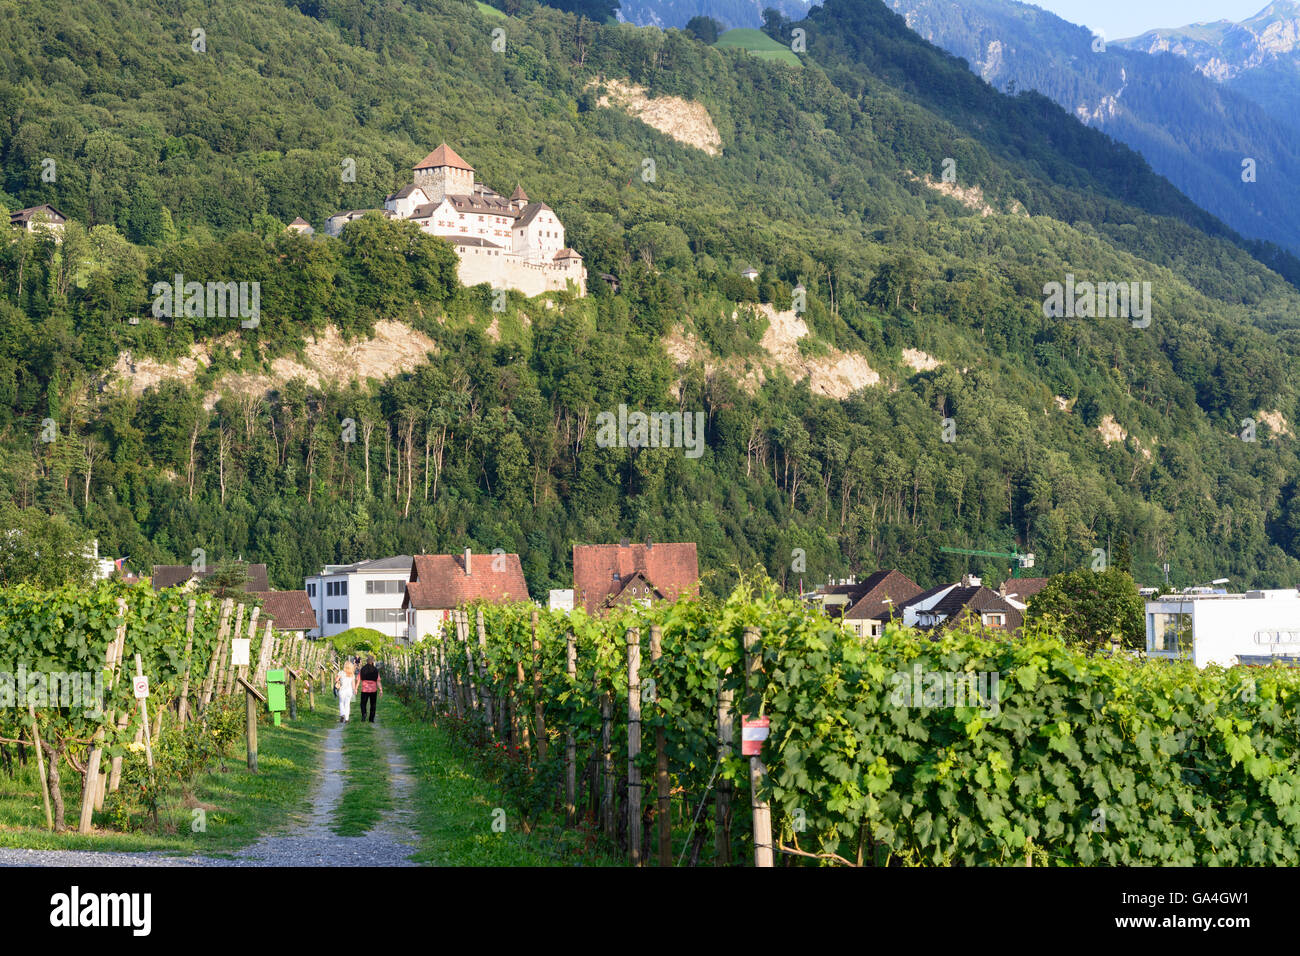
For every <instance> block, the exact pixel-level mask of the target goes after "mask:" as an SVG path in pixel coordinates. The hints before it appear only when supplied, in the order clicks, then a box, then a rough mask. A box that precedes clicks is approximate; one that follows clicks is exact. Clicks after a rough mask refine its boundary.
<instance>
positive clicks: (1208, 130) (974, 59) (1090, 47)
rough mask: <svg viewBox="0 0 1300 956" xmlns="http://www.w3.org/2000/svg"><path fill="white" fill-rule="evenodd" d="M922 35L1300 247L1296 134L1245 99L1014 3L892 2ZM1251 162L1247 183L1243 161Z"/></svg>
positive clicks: (1227, 213) (1223, 212)
mask: <svg viewBox="0 0 1300 956" xmlns="http://www.w3.org/2000/svg"><path fill="white" fill-rule="evenodd" d="M889 2H890V5H891V6H892V7H893V9H894V10H896V11H897V12H899V13H901V14H903V15H904V17H905V18H906V20H907V23H908V25H909V26H910V27H912V29H914V30H916V31H917V32H918V33H919V34H920V35H921V36H923V37H925V38H926V39H927V40H930V41H931V42H932V43H935V44H937V45H939V46H941V47H943V48H944V49H946V50H948V51H949V52H951V53H954V54H956V55H957V56H960V57H963V58H964V59H965V60H966V61H967V62H968V63H969V64H970V65H971V69H972V70H974V71H975V72H976V73H978V74H979V75H980V76H981V77H983V78H984V79H985V80H987V81H988V82H989V83H991V84H992V85H993V86H995V87H997V88H999V89H1003V90H1005V89H1009V88H1013V87H1014V88H1016V89H1022V90H1024V89H1032V90H1037V91H1038V92H1040V93H1042V94H1044V95H1045V96H1048V97H1050V98H1051V99H1053V100H1055V101H1056V102H1057V103H1059V104H1060V105H1061V106H1063V107H1064V108H1065V109H1067V110H1068V111H1070V112H1071V113H1072V114H1074V115H1075V116H1076V117H1077V118H1078V119H1079V120H1081V121H1082V122H1084V123H1086V124H1088V125H1089V126H1093V127H1095V128H1097V129H1099V130H1102V131H1104V132H1105V133H1107V134H1108V135H1110V136H1113V137H1115V138H1116V139H1118V140H1120V141H1121V142H1124V143H1127V144H1128V145H1130V146H1132V147H1133V148H1134V149H1136V150H1137V151H1138V152H1140V153H1141V154H1142V155H1143V156H1144V157H1146V159H1147V161H1148V162H1150V164H1151V166H1152V168H1153V169H1155V170H1156V171H1157V172H1159V173H1161V174H1163V175H1165V176H1167V177H1168V178H1169V180H1170V181H1171V182H1172V183H1174V185H1176V186H1178V187H1179V189H1181V190H1182V191H1183V192H1185V193H1186V194H1187V195H1188V196H1189V197H1190V198H1192V199H1193V200H1195V201H1196V203H1197V204H1198V205H1200V206H1201V207H1203V208H1205V209H1207V210H1209V211H1210V212H1212V213H1214V214H1215V215H1216V216H1218V217H1219V218H1221V219H1222V220H1223V221H1224V222H1226V223H1228V224H1229V225H1230V226H1232V227H1233V228H1234V229H1236V230H1238V231H1239V232H1241V233H1242V234H1244V235H1246V236H1251V237H1254V238H1258V239H1266V240H1270V241H1272V242H1276V243H1279V244H1281V245H1283V246H1285V247H1287V248H1288V249H1290V250H1292V251H1293V252H1295V251H1300V217H1297V216H1296V215H1295V208H1296V207H1295V203H1294V191H1293V184H1294V183H1296V182H1300V137H1297V136H1296V133H1295V130H1294V129H1293V128H1292V127H1290V126H1288V125H1286V124H1285V123H1282V122H1279V121H1278V120H1277V119H1275V118H1274V117H1273V116H1271V115H1270V113H1269V111H1268V110H1266V109H1264V108H1263V107H1261V106H1259V105H1258V104H1256V103H1254V102H1252V101H1251V100H1249V99H1248V98H1247V97H1246V96H1245V95H1243V94H1242V93H1238V92H1235V91H1234V90H1233V89H1231V88H1225V87H1224V86H1221V85H1219V84H1218V83H1216V82H1214V81H1213V80H1211V79H1209V78H1207V77H1205V76H1202V75H1199V74H1198V73H1197V72H1196V71H1195V70H1194V69H1193V68H1192V66H1191V65H1190V64H1188V63H1185V62H1183V61H1181V60H1179V59H1177V58H1173V57H1159V56H1150V55H1148V54H1146V53H1142V52H1138V51H1136V50H1129V49H1123V48H1121V47H1118V46H1116V45H1115V44H1110V45H1109V46H1108V48H1107V49H1106V50H1105V51H1104V52H1102V51H1099V50H1097V49H1094V40H1095V38H1094V37H1093V35H1092V34H1091V33H1090V32H1089V31H1088V30H1086V29H1085V28H1083V27H1080V26H1075V25H1074V24H1071V23H1067V22H1066V21H1064V20H1062V19H1060V18H1059V17H1057V16H1055V15H1053V14H1051V13H1047V12H1046V11H1043V10H1040V9H1038V8H1037V7H1032V6H1029V5H1027V4H1023V3H1017V2H1013V0H889ZM1248 158H1249V159H1252V160H1254V163H1255V167H1254V168H1255V171H1256V172H1255V176H1256V178H1255V181H1254V182H1243V180H1242V172H1243V169H1242V162H1243V160H1245V159H1248Z"/></svg>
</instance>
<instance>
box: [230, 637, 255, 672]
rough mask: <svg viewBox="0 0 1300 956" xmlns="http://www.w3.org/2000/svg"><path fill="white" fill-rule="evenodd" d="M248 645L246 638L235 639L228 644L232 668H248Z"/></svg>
mask: <svg viewBox="0 0 1300 956" xmlns="http://www.w3.org/2000/svg"><path fill="white" fill-rule="evenodd" d="M250 643H251V642H250V641H249V639H248V638H246V637H240V638H236V639H235V640H233V641H231V642H230V665H231V666H232V667H247V666H248V646H249V644H250Z"/></svg>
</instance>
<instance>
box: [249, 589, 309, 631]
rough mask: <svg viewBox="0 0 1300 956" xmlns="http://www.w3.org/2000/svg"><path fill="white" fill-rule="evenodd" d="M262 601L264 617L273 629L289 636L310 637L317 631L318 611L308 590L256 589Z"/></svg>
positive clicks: (257, 596)
mask: <svg viewBox="0 0 1300 956" xmlns="http://www.w3.org/2000/svg"><path fill="white" fill-rule="evenodd" d="M253 597H255V598H257V599H258V600H260V601H261V602H262V619H263V620H269V621H270V622H271V629H272V630H273V631H278V632H279V633H281V634H286V635H288V636H289V637H308V636H310V635H311V634H313V633H314V632H315V631H316V611H315V609H314V608H313V607H312V606H311V601H310V600H309V599H308V597H307V592H306V591H254V592H253Z"/></svg>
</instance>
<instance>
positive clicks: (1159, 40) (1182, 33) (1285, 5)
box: [1115, 0, 1300, 126]
mask: <svg viewBox="0 0 1300 956" xmlns="http://www.w3.org/2000/svg"><path fill="white" fill-rule="evenodd" d="M1115 42H1116V45H1118V46H1124V47H1128V48H1130V49H1133V50H1142V51H1145V52H1147V53H1173V54H1175V55H1177V56H1180V57H1182V58H1184V59H1186V60H1188V61H1189V62H1191V63H1192V64H1193V65H1194V66H1195V67H1196V69H1197V70H1199V71H1200V72H1201V73H1203V74H1205V75H1206V76H1208V77H1210V78H1211V79H1214V80H1217V81H1219V82H1221V83H1223V84H1224V85H1225V86H1227V87H1228V88H1229V89H1232V90H1234V91H1236V92H1238V93H1240V94H1242V95H1243V96H1246V97H1248V98H1249V99H1251V100H1253V101H1254V102H1256V103H1258V104H1259V105H1260V106H1262V107H1264V108H1265V109H1266V110H1268V112H1269V113H1270V115H1272V116H1273V117H1274V118H1275V119H1277V120H1279V121H1281V122H1284V123H1288V124H1291V125H1293V126H1296V125H1300V114H1298V113H1297V109H1298V108H1300V2H1297V0H1275V2H1273V3H1270V4H1269V5H1268V6H1266V7H1265V8H1264V9H1263V10H1261V11H1260V12H1259V13H1257V14H1255V15H1254V16H1253V17H1248V18H1247V19H1245V20H1243V21H1241V22H1240V23H1233V22H1231V21H1229V20H1217V21H1215V22H1213V23H1195V24H1192V25H1190V26H1185V27H1175V28H1171V29H1159V30H1149V31H1147V32H1146V33H1143V34H1142V35H1141V36H1137V37H1132V38H1129V39H1124V40H1117V41H1115Z"/></svg>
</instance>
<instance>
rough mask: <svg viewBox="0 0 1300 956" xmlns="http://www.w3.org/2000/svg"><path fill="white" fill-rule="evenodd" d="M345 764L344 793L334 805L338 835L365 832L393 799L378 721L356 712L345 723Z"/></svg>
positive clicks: (372, 825)
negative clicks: (376, 730)
mask: <svg viewBox="0 0 1300 956" xmlns="http://www.w3.org/2000/svg"><path fill="white" fill-rule="evenodd" d="M356 709H357V710H358V714H359V707H358V708H356ZM385 716H387V715H385ZM343 764H344V767H345V768H346V769H345V770H344V777H345V783H344V785H343V796H342V797H341V798H340V799H339V803H338V806H337V807H335V808H334V819H333V821H332V823H331V825H330V829H331V830H333V831H334V832H335V833H337V834H338V835H339V836H364V835H365V834H367V833H369V832H370V831H371V830H372V829H373V828H374V826H375V824H377V823H378V822H379V818H380V816H381V815H382V814H383V812H384V811H385V810H388V809H390V808H391V807H392V805H393V800H392V793H391V788H390V786H389V780H388V760H387V758H386V757H385V756H384V751H383V749H382V747H380V746H379V744H378V743H377V742H376V737H375V725H374V724H372V723H369V722H368V721H363V720H362V719H361V718H360V716H358V715H357V714H354V715H353V717H352V719H351V720H350V721H348V722H347V724H345V725H344V727H343Z"/></svg>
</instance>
